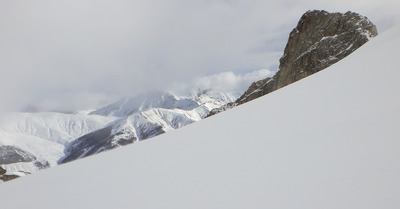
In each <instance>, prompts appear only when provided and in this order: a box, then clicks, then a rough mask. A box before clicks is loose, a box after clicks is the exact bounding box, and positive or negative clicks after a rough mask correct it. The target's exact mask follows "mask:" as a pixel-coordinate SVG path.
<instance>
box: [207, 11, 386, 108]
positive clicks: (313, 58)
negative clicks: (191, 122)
mask: <svg viewBox="0 0 400 209" xmlns="http://www.w3.org/2000/svg"><path fill="white" fill-rule="evenodd" d="M376 35H378V32H377V29H376V26H375V25H374V24H372V23H371V21H369V20H368V18H366V17H364V16H361V15H359V14H357V13H354V12H346V13H345V14H342V13H328V12H326V11H320V10H314V11H308V12H306V13H305V14H304V15H303V16H302V17H301V19H300V21H299V23H298V24H297V27H296V28H294V29H293V31H292V32H291V33H290V35H289V40H288V43H287V45H286V48H285V51H284V55H283V56H282V58H281V59H280V66H279V71H278V72H277V73H276V74H275V75H274V76H273V77H272V78H266V79H264V80H260V81H257V82H254V83H253V84H252V85H251V86H250V87H249V89H248V90H247V91H246V92H245V93H244V94H243V95H242V96H241V97H240V98H239V99H237V100H236V101H235V102H234V103H233V104H229V105H227V106H225V107H221V108H218V109H215V110H213V111H212V112H211V113H212V114H215V113H218V112H221V111H223V110H224V109H229V107H234V106H237V105H240V104H243V103H246V102H248V101H251V100H253V99H256V98H258V97H260V96H263V95H265V94H268V93H270V92H272V91H275V90H277V89H279V88H282V87H284V86H286V85H289V84H291V83H293V82H296V81H298V80H300V79H302V78H305V77H307V76H309V75H312V74H314V73H316V72H318V71H321V70H323V69H325V68H327V67H329V66H330V65H332V64H334V63H336V62H338V61H340V60H341V59H343V58H344V57H346V56H348V55H349V54H351V53H352V52H354V51H355V50H356V49H358V48H359V47H360V46H362V45H363V44H365V43H366V42H367V41H368V40H369V38H372V37H375V36H376ZM210 115H211V114H210ZM210 115H209V116H210Z"/></svg>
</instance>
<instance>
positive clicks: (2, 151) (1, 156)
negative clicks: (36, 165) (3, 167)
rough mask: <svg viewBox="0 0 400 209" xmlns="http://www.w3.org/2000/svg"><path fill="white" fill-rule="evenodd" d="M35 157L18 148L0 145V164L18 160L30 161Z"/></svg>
mask: <svg viewBox="0 0 400 209" xmlns="http://www.w3.org/2000/svg"><path fill="white" fill-rule="evenodd" d="M35 160H36V157H35V156H34V155H33V154H31V153H29V152H27V151H24V150H22V149H20V148H17V147H14V146H0V164H11V163H18V162H32V161H35Z"/></svg>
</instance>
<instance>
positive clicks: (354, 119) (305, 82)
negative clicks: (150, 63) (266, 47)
mask: <svg viewBox="0 0 400 209" xmlns="http://www.w3.org/2000/svg"><path fill="white" fill-rule="evenodd" d="M399 34H400V27H398V28H396V29H392V30H391V31H387V32H385V33H382V34H381V35H380V36H378V37H377V38H375V39H373V40H371V41H370V42H368V43H367V44H366V45H365V46H363V47H362V48H360V49H359V50H357V51H356V52H354V53H353V54H351V55H350V56H348V57H347V58H346V59H344V60H342V61H341V62H339V63H337V64H335V65H333V66H331V67H329V68H327V69H326V70H324V71H321V72H319V73H317V74H315V75H313V76H310V77H307V78H305V79H302V80H300V81H298V82H296V83H294V84H292V85H289V86H287V87H285V88H282V89H281V90H279V91H276V92H273V93H271V94H268V95H266V96H264V97H262V98H260V99H257V100H254V101H253V102H249V103H246V104H244V105H240V106H238V107H236V108H234V109H232V110H231V111H226V112H223V113H221V114H218V115H216V116H213V117H211V118H209V119H207V120H203V121H201V122H198V123H195V124H193V125H190V126H188V127H186V128H183V129H179V130H178V131H173V132H171V133H169V134H165V135H162V136H159V137H156V138H155V139H152V140H146V141H144V142H141V143H138V144H137V145H135V146H125V147H123V148H120V149H118V150H115V151H112V152H107V153H104V154H101V155H96V156H93V157H90V158H86V159H83V160H79V161H75V162H72V163H68V164H65V165H62V166H57V167H55V168H53V169H48V170H45V171H43V172H40V173H39V174H37V175H29V176H27V177H24V178H20V179H17V180H15V181H11V182H10V183H6V184H3V185H1V187H0V197H1V206H2V208H15V209H25V208H31V209H35V208H37V209H54V208H57V209H64V208H65V209H70V208H74V209H79V208H82V209H84V208H97V209H103V208H107V209H109V208H119V209H125V208H157V209H159V208H177V209H178V208H179V209H181V208H182V209H187V208H193V209H196V208H199V209H203V208H230V209H235V208H254V209H257V208H260V209H261V208H263V209H264V208H280V209H292V208H300V209H321V208H324V209H336V208H357V209H358V208H360V209H361V208H362V209H375V208H385V209H386V208H400V198H398V197H400V167H399V159H400V140H399V138H400V132H399V118H400V110H399V107H400V100H399V99H398V90H399V89H400V82H398V78H400V71H399V69H398V68H397V67H396V66H397V65H398V60H399V58H400V50H399V46H400V36H399ZM15 198H18V199H22V200H23V201H15Z"/></svg>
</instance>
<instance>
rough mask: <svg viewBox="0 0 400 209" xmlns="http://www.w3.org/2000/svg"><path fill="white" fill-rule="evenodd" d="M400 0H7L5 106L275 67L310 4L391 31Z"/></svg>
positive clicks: (2, 23)
mask: <svg viewBox="0 0 400 209" xmlns="http://www.w3.org/2000/svg"><path fill="white" fill-rule="evenodd" d="M399 4H400V3H399V1H394V0H352V1H347V0H338V1H331V0H330V1H325V0H321V1H316V0H301V1H292V0H283V1H282V0H279V1H277V0H267V1H248V0H246V1H245V0H234V1H224V0H219V1H218V0H214V1H186V0H185V1H184V0H172V1H168V2H167V1H163V0H153V1H144V0H135V1H128V0H115V1H109V0H88V1H78V0H60V1H52V0H37V1H20V0H15V1H1V2H0V28H1V29H2V31H1V33H0V71H1V72H0V73H1V77H0V98H1V100H2V105H3V106H8V107H10V106H11V107H13V108H17V107H20V106H24V105H26V104H28V103H41V102H42V101H43V100H51V101H57V100H58V99H62V98H69V102H70V103H71V104H72V103H75V104H74V105H71V106H77V107H78V106H79V104H86V102H85V101H82V98H81V97H80V96H79V95H82V94H87V99H88V101H93V99H91V98H89V97H91V96H90V95H94V97H95V98H97V97H98V95H101V94H102V95H106V96H111V97H118V96H126V95H131V94H136V93H138V92H143V91H146V90H151V89H162V88H165V87H166V86H169V85H170V84H171V83H173V82H182V81H187V80H191V79H193V78H195V77H200V76H204V75H210V74H215V73H220V72H225V71H233V72H235V73H242V72H246V71H248V70H249V69H261V68H263V67H267V68H269V69H272V67H273V66H276V65H277V64H278V60H279V58H280V56H281V55H282V51H283V49H284V47H285V44H286V41H287V37H288V34H289V32H290V31H291V29H292V28H293V27H295V25H296V24H297V21H298V19H299V18H300V17H301V15H302V14H303V13H304V12H305V11H306V10H309V9H326V10H328V11H331V12H333V11H342V12H344V11H347V10H353V11H356V12H359V13H361V14H363V15H366V16H368V17H369V18H370V19H371V20H372V21H373V22H374V23H376V24H377V25H378V28H379V29H380V30H381V31H382V30H386V29H387V28H390V27H391V26H393V25H395V24H399V23H400V19H399V17H400V11H399V10H400V9H399V8H400V5H399ZM71 95H77V96H76V98H74V96H71ZM61 101H62V100H61ZM59 103H60V105H61V106H63V105H62V104H63V102H59ZM83 106H85V105H83ZM61 108H62V107H61Z"/></svg>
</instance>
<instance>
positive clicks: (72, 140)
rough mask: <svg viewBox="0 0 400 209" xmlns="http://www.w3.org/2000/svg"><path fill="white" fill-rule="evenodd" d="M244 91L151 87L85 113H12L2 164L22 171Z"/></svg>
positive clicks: (104, 145) (159, 128) (129, 136)
mask: <svg viewBox="0 0 400 209" xmlns="http://www.w3.org/2000/svg"><path fill="white" fill-rule="evenodd" d="M241 93H243V92H240V91H236V92H220V91H212V90H204V91H198V92H197V93H195V94H190V95H189V96H176V95H174V94H173V93H170V92H153V93H149V94H143V95H138V96H136V97H130V98H124V99H121V100H120V101H117V102H115V103H113V104H110V105H108V106H106V107H103V108H100V109H98V110H94V111H91V112H87V111H86V113H72V114H66V113H57V112H38V113H11V114H9V115H8V116H7V117H5V118H3V120H2V123H1V124H0V149H1V150H2V151H1V152H0V166H2V167H3V168H4V169H6V170H7V174H9V175H18V176H23V175H26V174H29V173H32V172H35V171H37V170H40V169H43V168H47V167H52V166H55V165H57V164H59V163H65V162H69V161H72V160H75V159H79V158H82V157H85V156H89V155H92V154H96V153H99V152H102V151H106V150H110V149H113V148H115V147H119V146H122V145H126V144H129V143H133V142H136V141H139V140H142V139H147V138H151V137H153V136H156V135H159V134H162V133H165V132H168V131H171V130H175V129H177V128H180V127H182V126H185V125H188V124H191V123H193V122H196V121H199V120H201V119H202V118H204V117H205V116H206V115H207V114H208V113H209V112H210V110H212V109H214V108H217V107H220V106H222V105H225V104H226V103H228V102H232V101H234V100H235V99H237V97H239V96H240V94H241Z"/></svg>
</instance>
